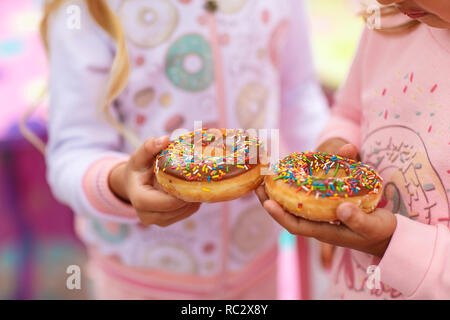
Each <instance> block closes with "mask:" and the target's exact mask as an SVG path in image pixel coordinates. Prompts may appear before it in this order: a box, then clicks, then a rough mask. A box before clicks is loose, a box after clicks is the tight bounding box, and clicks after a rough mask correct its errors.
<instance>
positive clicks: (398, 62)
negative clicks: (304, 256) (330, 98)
mask: <svg viewBox="0 0 450 320" xmlns="http://www.w3.org/2000/svg"><path fill="white" fill-rule="evenodd" d="M379 2H380V3H382V4H384V5H393V6H395V7H389V8H386V7H385V8H383V10H382V11H381V12H382V13H383V12H385V10H389V11H391V12H392V10H398V11H401V12H403V13H404V14H405V15H407V16H408V17H404V16H402V15H396V16H391V15H389V17H386V18H383V15H382V17H381V29H382V30H369V29H367V30H365V31H364V33H363V36H362V39H361V43H360V46H359V49H358V52H357V54H356V57H355V60H354V62H353V66H352V67H351V70H350V73H349V76H348V79H347V81H346V83H345V85H344V86H343V87H342V89H341V90H340V92H339V94H338V96H337V100H336V103H335V105H334V107H333V110H332V117H331V119H330V121H329V123H328V125H327V127H326V130H325V131H324V132H323V134H322V136H321V139H320V141H321V144H320V147H319V150H322V151H327V152H332V153H340V154H342V155H346V156H348V157H356V156H357V155H358V154H359V156H360V157H361V159H362V160H363V161H364V162H365V163H369V164H371V165H372V166H374V167H375V168H376V170H377V171H378V172H380V173H381V175H382V176H383V178H384V180H385V182H384V191H383V197H382V200H381V202H380V204H379V208H378V209H376V210H375V211H374V212H373V213H372V214H369V215H367V214H364V213H363V212H362V211H360V210H359V209H358V208H357V207H356V206H354V205H352V204H350V203H343V204H342V205H340V206H339V207H338V209H337V215H338V217H339V219H340V220H341V221H342V222H343V224H341V225H339V226H337V225H331V224H328V223H316V222H310V221H306V220H303V219H298V218H296V217H294V216H293V215H290V214H288V213H286V212H284V211H283V210H282V209H281V208H280V206H279V205H278V204H277V203H275V202H274V201H272V200H266V198H265V197H266V196H265V194H264V192H263V189H260V190H258V194H259V195H260V198H261V200H262V201H263V204H264V207H265V208H266V209H267V211H269V213H270V214H271V215H272V217H273V218H274V219H275V220H277V221H278V222H279V223H280V224H281V225H283V226H284V227H285V228H286V229H287V230H289V231H290V232H291V233H295V234H299V235H304V236H308V237H314V238H317V239H319V240H321V241H323V242H326V243H329V244H333V245H336V246H339V247H337V248H336V250H335V253H334V259H333V263H332V267H331V268H332V277H331V281H332V282H331V287H330V290H329V298H332V299H449V298H450V231H449V226H450V207H449V196H450V165H449V164H450V161H449V159H450V134H449V130H450V127H449V126H450V112H449V111H450V105H449V103H450V82H449V71H450V2H449V1H448V0H433V1H428V0H414V1H413V0H406V1H392V0H383V1H379ZM372 12H376V11H372ZM390 17H392V19H393V20H395V21H391V18H390ZM399 17H400V18H402V21H401V22H400V23H401V25H400V26H398V24H397V22H399V21H397V20H398V19H399ZM404 19H407V21H404ZM411 19H412V21H411ZM370 21H371V22H372V23H375V22H376V19H373V17H371V18H370ZM394 22H395V24H392V23H394ZM386 23H389V25H386ZM389 31H390V32H389ZM378 280H380V281H378Z"/></svg>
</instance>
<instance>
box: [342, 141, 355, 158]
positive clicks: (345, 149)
mask: <svg viewBox="0 0 450 320" xmlns="http://www.w3.org/2000/svg"><path fill="white" fill-rule="evenodd" d="M338 155H340V156H341V157H345V158H349V159H353V160H356V159H357V158H358V149H357V148H356V147H355V146H354V145H353V144H350V143H348V144H345V145H343V146H342V147H341V148H340V149H339V151H338Z"/></svg>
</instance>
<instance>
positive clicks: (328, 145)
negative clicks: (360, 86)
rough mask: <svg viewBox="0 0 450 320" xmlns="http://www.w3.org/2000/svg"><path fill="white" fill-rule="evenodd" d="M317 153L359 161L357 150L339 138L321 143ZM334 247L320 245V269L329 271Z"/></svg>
mask: <svg viewBox="0 0 450 320" xmlns="http://www.w3.org/2000/svg"><path fill="white" fill-rule="evenodd" d="M317 150H318V151H322V152H328V153H332V154H337V155H340V156H342V157H346V158H349V159H353V160H358V159H359V154H358V149H357V148H356V147H355V146H354V145H352V144H348V143H347V141H345V140H343V139H339V138H333V139H328V140H327V141H325V142H324V143H322V144H321V145H320V146H319V147H318V148H317ZM334 249H335V246H334V245H332V244H329V243H326V242H321V243H320V262H321V264H322V267H323V268H325V269H330V268H331V265H332V263H333V256H334Z"/></svg>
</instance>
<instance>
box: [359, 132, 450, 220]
mask: <svg viewBox="0 0 450 320" xmlns="http://www.w3.org/2000/svg"><path fill="white" fill-rule="evenodd" d="M387 130H389V135H388V134H386V133H385V132H387ZM387 136H388V137H389V138H388V139H386V138H385V137H387ZM361 155H362V157H363V159H364V160H365V161H366V163H369V164H370V165H372V166H373V167H374V168H376V169H377V170H378V172H380V174H381V175H383V177H385V179H386V183H385V188H384V191H383V198H382V200H381V202H380V205H379V206H380V207H384V208H386V209H388V210H390V211H392V212H393V213H398V214H401V215H404V216H405V217H409V218H411V219H414V220H416V219H417V220H418V221H419V222H422V223H426V224H436V223H439V222H440V221H447V222H446V223H447V225H448V224H450V209H449V205H448V203H449V199H448V195H447V192H446V190H445V187H444V184H443V182H442V179H441V177H440V176H439V173H438V172H437V171H436V169H435V167H434V166H433V164H432V162H431V160H430V158H429V156H428V150H427V147H426V145H425V143H424V141H423V139H422V137H421V136H420V135H419V134H418V133H417V132H416V131H415V130H414V129H412V128H409V127H406V126H402V125H390V126H385V127H381V128H378V129H376V130H373V131H372V132H370V133H369V134H368V135H367V136H366V138H365V139H364V141H363V147H362V152H361Z"/></svg>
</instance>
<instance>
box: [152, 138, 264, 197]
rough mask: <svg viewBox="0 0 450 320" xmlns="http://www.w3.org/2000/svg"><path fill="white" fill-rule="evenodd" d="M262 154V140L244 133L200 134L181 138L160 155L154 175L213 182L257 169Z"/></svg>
mask: <svg viewBox="0 0 450 320" xmlns="http://www.w3.org/2000/svg"><path fill="white" fill-rule="evenodd" d="M260 150H263V147H262V143H261V142H260V140H259V139H258V138H256V137H253V136H251V135H250V134H248V133H247V132H246V131H244V130H234V129H233V130H231V129H227V130H225V129H222V130H218V129H208V130H197V131H193V132H189V133H186V134H184V135H181V136H180V137H178V138H177V139H176V140H175V141H172V142H171V143H170V144H169V146H168V147H167V148H166V149H165V150H163V151H161V152H160V154H159V155H158V156H157V159H156V166H155V171H156V170H162V171H163V172H165V173H168V174H170V175H172V176H174V177H177V178H180V179H184V180H187V181H207V182H214V181H219V180H222V179H227V178H232V177H235V176H237V175H239V174H242V173H244V172H246V171H248V170H250V169H252V168H254V167H255V166H257V165H258V164H259V158H260V155H259V153H260ZM216 153H217V154H216ZM204 191H206V192H208V191H209V190H204Z"/></svg>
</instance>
